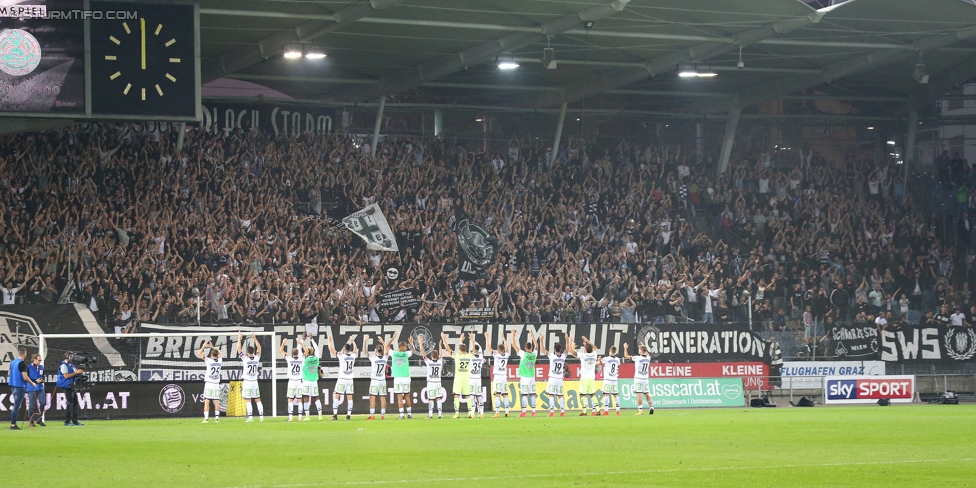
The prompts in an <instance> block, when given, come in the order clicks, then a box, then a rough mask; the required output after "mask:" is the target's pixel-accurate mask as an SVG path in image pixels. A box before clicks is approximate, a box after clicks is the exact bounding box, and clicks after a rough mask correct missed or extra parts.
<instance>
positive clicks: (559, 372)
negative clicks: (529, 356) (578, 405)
mask: <svg viewBox="0 0 976 488" xmlns="http://www.w3.org/2000/svg"><path fill="white" fill-rule="evenodd" d="M566 344H569V335H566ZM563 349H564V346H563V345H562V344H561V343H558V342H557V343H556V344H555V345H553V346H552V354H549V353H548V351H546V345H545V344H543V343H542V342H541V341H540V342H539V354H540V355H541V356H549V381H548V382H547V383H546V393H547V394H549V399H550V400H549V416H550V417H553V416H555V415H556V404H559V416H560V417H565V416H566V397H564V396H563V377H564V376H565V375H566V352H565V351H564V350H563Z"/></svg>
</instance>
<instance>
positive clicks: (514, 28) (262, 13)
mask: <svg viewBox="0 0 976 488" xmlns="http://www.w3.org/2000/svg"><path fill="white" fill-rule="evenodd" d="M200 14H201V15H212V16H232V17H275V18H285V19H301V20H334V17H335V16H334V15H331V14H305V13H296V12H269V11H266V10H237V9H217V8H201V9H200ZM360 22H363V23H366V24H386V25H400V26H413V27H435V28H455V29H466V30H489V31H499V32H530V33H542V28H541V27H535V26H521V25H506V24H487V23H482V22H454V21H443V20H423V19H419V20H418V19H395V18H384V17H368V18H364V19H361V20H360ZM563 34H567V35H581V36H587V37H609V38H621V39H653V40H661V41H679V42H680V41H685V42H724V43H728V44H735V40H734V39H733V38H732V37H720V36H700V35H685V34H660V33H655V32H621V31H613V30H599V29H591V30H585V29H569V30H567V31H565V32H563ZM756 44H765V45H775V46H806V47H815V48H838V49H902V50H913V49H914V46H912V45H911V44H901V43H895V42H856V41H821V40H816V41H809V40H803V39H763V40H760V41H758V42H756ZM958 49H962V50H966V51H970V52H972V51H974V50H973V49H971V48H958Z"/></svg>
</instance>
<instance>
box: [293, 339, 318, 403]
mask: <svg viewBox="0 0 976 488" xmlns="http://www.w3.org/2000/svg"><path fill="white" fill-rule="evenodd" d="M302 337H304V338H305V339H306V340H307V341H308V344H305V343H303V342H302V339H301V338H296V339H295V341H296V342H298V346H299V347H301V348H302V351H304V353H305V362H304V363H302V397H303V398H302V399H303V406H304V408H305V421H306V422H307V421H309V420H311V419H312V397H315V410H316V411H317V412H318V414H319V420H322V399H321V398H319V379H320V378H322V377H323V376H325V372H324V371H322V362H321V359H320V358H319V356H321V355H322V350H321V349H320V348H319V346H318V345H317V344H315V341H313V340H312V338H311V337H308V334H302Z"/></svg>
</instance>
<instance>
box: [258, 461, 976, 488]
mask: <svg viewBox="0 0 976 488" xmlns="http://www.w3.org/2000/svg"><path fill="white" fill-rule="evenodd" d="M959 461H963V462H970V461H976V458H963V459H907V460H904V461H861V462H848V463H820V464H781V465H778V466H768V465H766V466H725V467H718V468H712V467H705V468H671V469H640V470H634V471H604V472H584V473H563V474H558V473H556V474H552V473H534V474H518V475H508V476H472V477H465V478H416V479H404V480H377V481H344V482H328V481H324V482H321V483H300V484H287V485H247V486H245V487H243V488H262V487H265V486H267V487H278V488H300V487H305V486H358V485H394V484H406V483H437V482H445V481H461V482H464V481H489V480H512V479H524V478H566V477H570V476H607V475H621V474H663V473H683V472H696V471H697V472H704V471H746V470H751V469H785V468H828V467H841V466H872V465H890V464H922V463H949V462H959Z"/></svg>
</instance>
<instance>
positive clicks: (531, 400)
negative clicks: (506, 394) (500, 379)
mask: <svg viewBox="0 0 976 488" xmlns="http://www.w3.org/2000/svg"><path fill="white" fill-rule="evenodd" d="M541 340H542V337H541V336H540V337H532V333H531V332H530V333H529V340H528V341H527V342H526V343H525V347H524V348H523V349H521V350H520V349H519V347H518V341H517V340H516V338H515V331H514V330H513V331H512V340H511V343H512V349H514V350H515V354H518V355H519V357H520V358H521V359H520V360H519V367H518V375H519V392H520V393H521V395H520V396H521V400H522V414H521V415H519V418H525V414H526V403H528V404H529V405H531V406H532V416H533V417H535V401H536V398H535V397H536V394H535V361H536V359H538V357H539V355H538V354H537V353H536V351H537V350H538V349H539V346H538V343H539V342H540V341H541Z"/></svg>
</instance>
